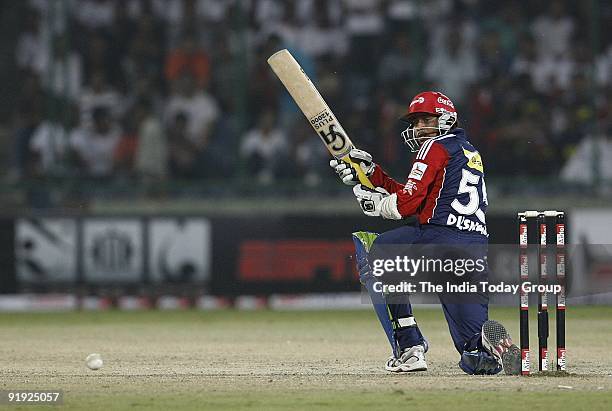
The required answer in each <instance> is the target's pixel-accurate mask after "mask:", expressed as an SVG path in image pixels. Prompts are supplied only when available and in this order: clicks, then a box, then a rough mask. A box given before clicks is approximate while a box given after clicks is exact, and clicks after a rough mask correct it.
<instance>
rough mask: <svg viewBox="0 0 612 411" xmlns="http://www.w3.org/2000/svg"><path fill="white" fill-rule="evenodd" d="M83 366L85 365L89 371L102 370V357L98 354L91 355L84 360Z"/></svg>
mask: <svg viewBox="0 0 612 411" xmlns="http://www.w3.org/2000/svg"><path fill="white" fill-rule="evenodd" d="M85 364H87V368H89V369H90V370H99V369H100V368H102V365H103V364H104V362H102V356H101V355H100V354H96V353H93V354H89V355H88V356H87V358H85Z"/></svg>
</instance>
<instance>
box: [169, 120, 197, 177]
mask: <svg viewBox="0 0 612 411" xmlns="http://www.w3.org/2000/svg"><path fill="white" fill-rule="evenodd" d="M187 123H188V119H187V115H186V114H185V113H182V112H178V113H176V114H175V116H174V118H173V119H172V120H171V121H170V124H169V126H168V131H167V134H168V146H169V152H168V157H169V160H168V162H169V167H170V173H171V176H172V177H174V178H177V179H179V180H185V179H192V178H194V177H196V176H197V169H196V165H197V164H196V162H197V160H198V156H197V149H196V147H195V145H194V144H193V142H192V141H191V140H190V139H189V136H188V131H187Z"/></svg>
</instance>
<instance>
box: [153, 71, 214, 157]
mask: <svg viewBox="0 0 612 411" xmlns="http://www.w3.org/2000/svg"><path fill="white" fill-rule="evenodd" d="M172 86H173V87H172V88H173V90H172V93H171V94H170V96H169V98H168V100H167V104H166V107H165V110H164V119H165V124H166V125H168V124H170V122H171V121H172V120H173V119H174V118H175V117H176V115H177V114H178V113H185V114H186V115H187V121H188V122H187V130H188V136H189V140H191V142H192V143H193V144H195V146H196V147H205V146H206V145H207V144H208V139H209V138H210V132H211V130H212V128H213V127H214V125H215V123H216V121H217V120H218V118H219V106H218V104H217V101H216V100H215V98H214V97H213V96H212V95H211V94H209V93H208V92H207V91H206V90H205V89H197V88H196V87H195V84H194V78H193V76H191V75H190V74H186V73H184V74H183V75H181V76H180V77H179V78H177V79H176V80H175V81H174V83H172Z"/></svg>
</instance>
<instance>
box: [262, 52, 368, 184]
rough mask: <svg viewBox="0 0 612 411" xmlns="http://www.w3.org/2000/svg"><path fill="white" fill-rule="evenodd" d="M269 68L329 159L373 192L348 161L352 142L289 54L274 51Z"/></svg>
mask: <svg viewBox="0 0 612 411" xmlns="http://www.w3.org/2000/svg"><path fill="white" fill-rule="evenodd" d="M268 64H269V65H270V67H272V70H273V71H274V74H276V76H277V77H278V78H279V79H280V81H281V82H282V83H283V85H284V86H285V88H286V89H287V91H288V92H289V94H290V95H291V97H293V100H294V101H295V103H296V104H297V105H298V107H299V108H300V110H302V113H304V115H305V116H306V119H307V120H308V122H309V123H310V125H311V126H312V128H314V130H315V131H316V132H317V134H318V135H319V137H321V140H323V143H324V144H325V146H326V147H327V149H328V150H329V152H330V153H331V155H332V156H334V157H335V158H336V159H338V160H342V161H344V162H346V163H348V164H350V165H351V167H353V168H354V169H355V171H356V172H357V177H358V178H359V182H360V183H361V184H363V185H364V186H367V187H370V188H374V186H373V185H372V183H371V182H370V180H368V177H367V176H366V175H365V174H364V173H363V170H362V169H361V167H360V166H359V164H357V163H355V162H353V161H352V160H351V159H350V158H349V152H350V151H351V149H352V148H354V145H353V142H352V141H351V139H350V138H349V137H348V135H347V134H346V132H345V131H344V129H343V128H342V126H341V125H340V122H339V121H338V119H337V118H336V116H335V115H334V113H333V112H332V111H331V110H330V108H329V106H328V105H327V103H325V100H323V97H321V94H320V93H319V91H318V90H317V88H316V87H315V85H314V84H313V83H312V81H311V80H310V78H308V76H307V75H306V73H305V72H304V70H303V69H302V67H300V65H299V64H298V62H297V61H296V60H295V59H294V58H293V56H292V55H291V53H289V51H288V50H287V49H284V50H281V51H277V52H276V53H274V54H273V55H271V56H270V58H269V59H268Z"/></svg>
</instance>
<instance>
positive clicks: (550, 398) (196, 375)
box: [0, 307, 612, 411]
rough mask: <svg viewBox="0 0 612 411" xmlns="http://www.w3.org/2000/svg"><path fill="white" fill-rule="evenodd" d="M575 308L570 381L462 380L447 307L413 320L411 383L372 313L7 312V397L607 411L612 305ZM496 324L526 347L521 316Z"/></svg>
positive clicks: (156, 405)
mask: <svg viewBox="0 0 612 411" xmlns="http://www.w3.org/2000/svg"><path fill="white" fill-rule="evenodd" d="M570 308H571V309H569V310H568V325H567V346H568V367H569V371H570V375H567V376H554V375H553V376H530V377H518V376H512V377H510V376H505V375H498V376H467V375H464V374H463V373H462V372H461V371H460V370H459V368H458V367H457V365H456V363H457V361H458V355H457V353H456V352H455V351H454V349H453V348H452V345H451V341H450V337H449V335H448V331H447V328H446V323H445V321H444V318H443V316H442V314H441V311H440V310H439V309H421V310H419V309H418V307H416V309H415V311H416V316H417V320H418V321H419V324H420V327H421V328H422V330H423V332H424V333H425V334H426V336H427V337H428V339H429V341H430V343H431V349H430V352H429V353H428V357H427V360H428V363H429V367H430V369H429V371H427V372H425V373H418V374H410V375H391V374H388V373H386V372H385V371H384V369H383V364H384V362H385V360H386V358H387V356H388V351H389V349H388V344H387V342H386V339H385V337H384V334H383V332H382V331H381V330H380V328H379V326H378V324H377V321H376V319H375V316H374V314H373V312H371V311H365V310H360V311H314V312H272V311H251V312H242V311H233V310H228V311H209V312H202V311H173V312H156V311H147V312H85V313H54V314H42V313H41V314H0V341H1V342H0V364H1V366H0V389H5V390H6V389H62V390H64V405H63V406H61V409H70V410H72V409H87V410H119V409H147V410H149V409H151V410H168V409H232V410H235V409H248V410H255V409H266V410H274V409H279V410H280V409H282V410H294V409H309V410H319V409H337V410H344V409H346V410H349V409H350V410H360V409H367V410H372V409H382V408H385V409H392V408H391V407H394V406H399V407H403V408H404V409H409V410H421V409H435V410H438V411H440V410H446V409H453V410H462V409H469V410H479V409H496V410H505V409H521V410H523V411H524V410H525V409H526V408H528V407H529V408H532V409H551V410H554V409H558V410H560V409H573V410H574V409H575V410H580V409H585V410H586V409H588V410H589V411H594V410H610V409H612V355H611V354H610V352H611V351H610V346H611V345H612V307H580V308H578V307H570ZM491 318H496V319H499V320H501V321H502V322H504V323H505V324H506V325H508V326H509V328H510V330H511V331H512V333H513V335H514V336H515V338H516V339H517V340H518V335H517V328H518V315H517V312H516V309H495V310H492V312H491ZM531 324H532V333H531V334H532V349H533V347H537V344H536V339H535V335H536V332H535V321H533V320H532V321H531ZM551 324H554V321H551ZM551 334H552V335H554V328H553V329H552V330H551ZM549 346H550V347H551V348H553V350H552V351H554V337H552V338H551V339H550V340H549ZM91 352H99V353H101V354H102V356H103V357H104V360H105V366H104V367H103V368H102V369H101V370H99V371H91V370H89V369H87V368H86V367H85V364H84V358H85V357H86V356H87V354H89V353H91ZM533 355H534V357H532V358H533V359H535V352H534V353H533ZM2 407H3V406H1V405H0V408H2ZM4 408H6V409H32V407H31V406H4ZM40 408H45V407H37V408H36V409H40Z"/></svg>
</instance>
